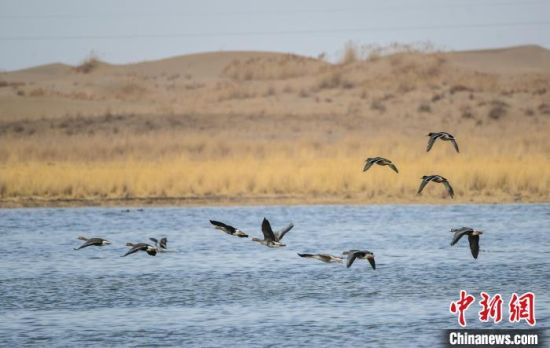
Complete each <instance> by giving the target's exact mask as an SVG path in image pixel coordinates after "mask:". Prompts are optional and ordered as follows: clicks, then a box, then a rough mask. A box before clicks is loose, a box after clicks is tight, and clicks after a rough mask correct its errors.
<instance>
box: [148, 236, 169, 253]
mask: <svg viewBox="0 0 550 348" xmlns="http://www.w3.org/2000/svg"><path fill="white" fill-rule="evenodd" d="M149 240H150V241H151V242H153V243H155V247H156V248H157V249H158V251H165V250H166V249H167V248H166V244H167V243H168V238H166V237H163V238H161V239H160V241H159V240H158V239H156V238H149Z"/></svg>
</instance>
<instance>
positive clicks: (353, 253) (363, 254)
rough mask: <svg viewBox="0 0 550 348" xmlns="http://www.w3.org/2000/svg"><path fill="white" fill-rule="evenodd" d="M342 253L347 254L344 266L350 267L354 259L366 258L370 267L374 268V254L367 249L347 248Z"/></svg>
mask: <svg viewBox="0 0 550 348" xmlns="http://www.w3.org/2000/svg"><path fill="white" fill-rule="evenodd" d="M343 254H344V255H347V256H348V258H347V261H346V267H347V268H350V267H351V265H352V264H353V261H355V259H363V260H364V259H367V261H369V263H370V265H371V266H372V269H376V262H374V254H373V253H372V252H370V251H368V250H348V251H344V253H343Z"/></svg>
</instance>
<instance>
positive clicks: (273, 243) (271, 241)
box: [252, 218, 288, 248]
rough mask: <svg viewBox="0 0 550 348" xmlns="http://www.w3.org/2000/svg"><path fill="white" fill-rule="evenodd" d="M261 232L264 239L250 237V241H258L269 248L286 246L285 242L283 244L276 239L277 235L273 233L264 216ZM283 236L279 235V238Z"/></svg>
mask: <svg viewBox="0 0 550 348" xmlns="http://www.w3.org/2000/svg"><path fill="white" fill-rule="evenodd" d="M287 232H288V231H287ZM262 233H263V234H264V239H259V238H252V241H254V242H258V243H260V244H262V245H265V246H267V247H270V248H280V247H284V246H286V244H283V243H281V242H280V241H279V240H277V236H275V233H273V230H272V229H271V224H270V223H269V221H268V220H267V219H266V218H264V220H263V221H262ZM283 236H284V234H283ZM283 236H279V239H280V238H282V237H283Z"/></svg>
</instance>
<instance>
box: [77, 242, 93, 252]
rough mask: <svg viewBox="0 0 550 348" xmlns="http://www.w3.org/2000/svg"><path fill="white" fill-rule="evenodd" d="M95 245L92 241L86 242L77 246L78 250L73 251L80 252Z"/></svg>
mask: <svg viewBox="0 0 550 348" xmlns="http://www.w3.org/2000/svg"><path fill="white" fill-rule="evenodd" d="M94 244H95V243H94V242H93V241H90V240H88V241H86V242H85V243H84V244H82V245H81V246H79V247H78V248H74V250H80V249H82V248H86V247H89V246H90V245H94Z"/></svg>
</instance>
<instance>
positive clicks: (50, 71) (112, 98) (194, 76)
mask: <svg viewBox="0 0 550 348" xmlns="http://www.w3.org/2000/svg"><path fill="white" fill-rule="evenodd" d="M549 77H550V52H549V51H548V50H546V49H544V48H541V47H537V46H521V47H512V48H504V49H493V50H478V51H466V52H448V53H444V52H435V53H433V52H428V53H423V52H414V51H413V52H410V51H406V52H401V53H399V52H398V53H394V54H391V55H371V56H369V57H367V58H365V59H359V58H357V57H356V56H353V57H352V59H347V60H346V61H343V62H342V63H338V64H330V63H328V62H326V61H324V60H320V59H316V58H309V57H303V56H298V55H293V54H284V53H273V52H212V53H200V54H191V55H185V56H179V57H173V58H168V59H162V60H158V61H150V62H142V63H136V64H127V65H112V64H108V63H104V62H101V61H99V60H94V59H90V60H88V61H86V62H84V63H82V64H81V65H79V66H77V67H70V66H67V65H63V64H48V65H43V66H38V67H34V68H30V69H25V70H20V71H13V72H7V73H3V74H1V75H0V102H1V103H0V121H1V120H4V121H14V120H21V119H32V118H36V117H39V118H59V117H68V116H71V115H72V116H74V115H79V116H96V115H104V114H106V113H111V114H140V115H147V114H149V115H152V114H157V115H167V114H188V113H199V114H237V113H238V114H247V115H248V114H261V115H265V114H270V115H284V114H296V115H328V114H330V115H349V114H358V115H359V114H361V115H365V116H366V117H368V118H369V117H370V118H371V119H372V121H373V122H375V123H379V122H389V123H392V122H398V123H401V122H402V121H401V120H400V119H401V118H406V119H409V120H411V119H415V118H416V117H422V116H426V114H428V113H429V112H427V111H426V110H428V109H430V110H434V109H435V110H434V111H443V110H444V111H443V114H444V117H451V118H453V117H454V116H456V115H457V114H466V115H467V114H469V113H472V114H473V113H474V112H473V111H472V109H484V108H486V107H485V106H486V105H492V104H491V103H493V102H494V100H500V99H502V98H503V96H507V95H508V96H510V95H511V94H516V96H515V97H514V98H511V99H510V100H509V101H501V102H502V103H504V104H505V105H507V107H510V108H512V109H514V108H516V107H517V108H518V109H521V110H520V112H521V113H525V112H527V113H531V112H536V111H537V108H541V109H542V110H543V111H545V110H546V107H545V103H544V102H545V101H546V100H547V96H548V94H547V90H548V89H550V82H549V81H550V78H549ZM530 95H535V96H536V97H534V98H535V99H536V100H535V101H534V102H533V103H531V104H529V105H527V104H525V99H526V98H527V96H530ZM446 96H450V98H446ZM467 98H470V99H469V100H470V101H468V99H467ZM479 98H481V99H482V100H478V99H479ZM474 99H475V100H477V101H476V102H474V101H473V100H474ZM457 103H458V104H459V105H457ZM502 103H501V104H502ZM428 104H431V105H428ZM436 104H437V105H436ZM452 104H454V105H452ZM493 104H494V103H493ZM497 104H498V103H497ZM504 104H502V105H504ZM450 106H452V108H449V107H450ZM420 109H423V110H425V111H424V112H418V110H420ZM438 109H439V110H438ZM482 112H483V113H486V112H488V111H486V110H483V111H482ZM380 114H384V115H385V117H384V118H383V119H382V118H380V117H379V115H380ZM453 115H454V116H453ZM474 118H475V117H474Z"/></svg>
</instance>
